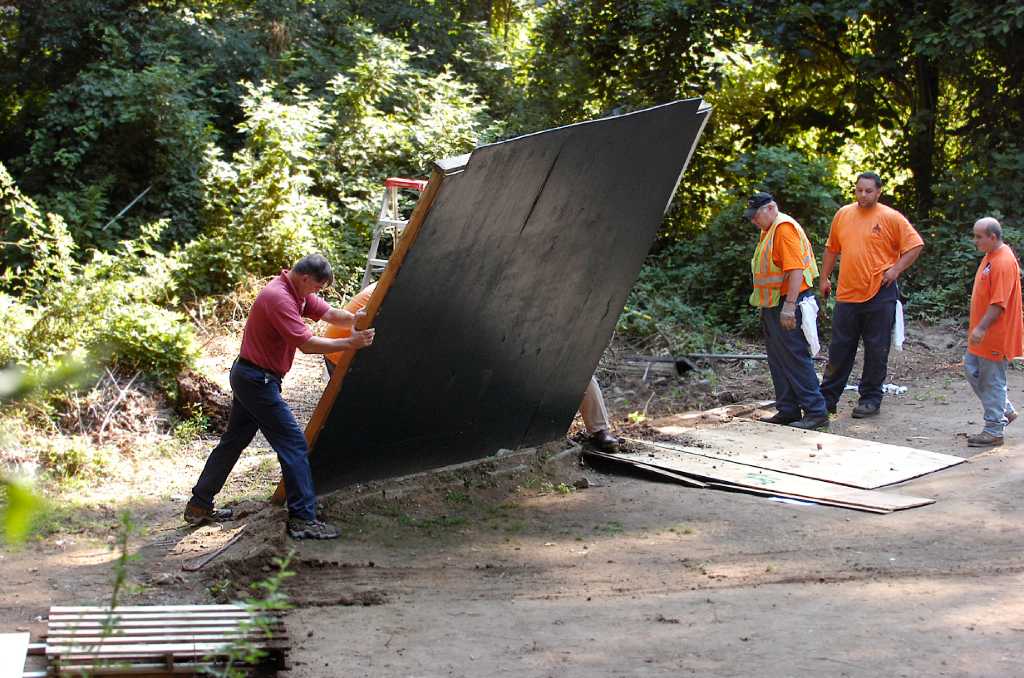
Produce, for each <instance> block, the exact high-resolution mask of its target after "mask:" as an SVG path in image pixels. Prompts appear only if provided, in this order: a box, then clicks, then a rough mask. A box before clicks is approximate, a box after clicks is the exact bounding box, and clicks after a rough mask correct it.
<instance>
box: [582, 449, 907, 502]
mask: <svg viewBox="0 0 1024 678" xmlns="http://www.w3.org/2000/svg"><path fill="white" fill-rule="evenodd" d="M584 454H589V455H592V456H595V457H600V458H604V459H608V460H610V461H615V462H625V460H624V459H621V458H619V457H616V456H614V455H608V454H605V453H603V452H593V451H590V450H587V451H586V452H584ZM627 465H629V466H633V467H636V468H640V469H643V470H645V471H649V472H651V473H656V474H658V475H663V476H665V477H668V478H672V479H674V480H679V481H680V482H683V483H684V484H687V485H690V486H691V487H707V488H710V489H715V490H727V491H731V492H742V493H744V494H755V495H758V496H765V497H780V498H783V499H799V500H801V501H813V502H814V503H815V504H821V505H823V506H834V507H836V508H847V509H853V510H855V511H866V512H868V513H892V510H891V509H883V508H875V507H872V506H858V505H857V504H848V503H845V502H841V501H830V500H827V499H820V498H817V499H813V500H812V499H808V498H807V497H800V496H797V495H790V494H786V493H784V492H773V491H770V490H761V489H757V488H754V487H741V486H739V485H733V484H731V483H723V482H717V481H707V482H702V481H700V480H697V479H696V478H692V477H690V476H687V475H683V474H682V473H676V472H674V471H669V470H667V469H663V468H659V467H657V466H651V465H650V464H643V463H640V462H628V464H627Z"/></svg>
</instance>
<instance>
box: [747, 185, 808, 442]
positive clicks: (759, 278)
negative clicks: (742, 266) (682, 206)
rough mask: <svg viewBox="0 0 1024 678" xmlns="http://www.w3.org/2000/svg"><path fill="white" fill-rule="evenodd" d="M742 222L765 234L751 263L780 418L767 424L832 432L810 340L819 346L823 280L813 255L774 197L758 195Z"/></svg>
mask: <svg viewBox="0 0 1024 678" xmlns="http://www.w3.org/2000/svg"><path fill="white" fill-rule="evenodd" d="M743 216H744V218H746V219H749V220H750V221H751V223H753V224H754V225H755V226H757V227H758V228H759V229H760V230H761V237H760V240H759V241H758V243H757V247H756V248H755V250H754V257H753V258H752V259H751V260H750V272H751V275H752V277H753V285H754V290H753V292H751V294H750V305H751V306H755V307H757V308H759V309H761V328H762V330H763V331H764V338H765V344H766V349H767V350H766V352H767V353H768V369H769V370H770V371H771V375H772V383H773V384H774V385H775V407H776V409H777V410H778V412H777V413H776V414H775V415H774V416H772V417H770V418H768V419H765V420H764V421H767V422H769V423H772V424H789V425H790V426H794V427H796V428H802V429H813V428H827V427H828V412H827V411H826V409H825V398H824V397H822V395H821V391H820V390H819V388H818V375H817V374H816V373H815V371H814V360H813V358H812V354H811V348H810V343H809V342H808V337H809V336H811V337H813V338H814V339H815V342H816V340H817V327H816V325H815V322H816V317H817V303H816V302H815V301H814V292H813V290H812V287H813V285H814V279H815V278H816V277H817V276H818V265H817V264H816V263H815V261H814V250H813V249H812V248H811V241H810V240H808V239H807V234H806V233H804V229H803V228H801V227H800V224H799V223H797V221H796V219H794V218H793V217H791V216H789V215H787V214H783V213H782V212H780V211H779V206H778V205H777V204H776V202H775V198H773V197H772V196H771V194H770V193H763V192H762V193H755V194H754V195H753V196H751V197H750V199H749V200H748V201H747V209H746V210H745V211H744V212H743Z"/></svg>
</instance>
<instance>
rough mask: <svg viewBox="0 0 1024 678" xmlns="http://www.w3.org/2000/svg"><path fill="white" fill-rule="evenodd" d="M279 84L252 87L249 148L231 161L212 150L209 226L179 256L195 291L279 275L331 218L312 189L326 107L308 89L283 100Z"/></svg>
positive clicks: (186, 285)
mask: <svg viewBox="0 0 1024 678" xmlns="http://www.w3.org/2000/svg"><path fill="white" fill-rule="evenodd" d="M273 89H274V85H273V83H264V84H261V85H258V86H256V85H250V86H248V94H247V95H246V97H245V99H244V100H243V103H242V106H243V108H244V110H245V113H246V119H245V122H243V123H242V125H241V129H242V130H243V131H244V132H245V133H246V135H247V136H246V145H245V147H244V148H243V149H242V150H240V151H239V152H238V153H236V154H235V156H234V157H233V158H232V160H231V162H226V161H224V160H221V157H220V156H221V153H220V149H218V148H216V147H215V146H213V145H210V146H208V147H207V150H206V157H207V162H206V167H207V169H206V173H205V175H204V177H203V185H204V189H205V193H204V197H203V207H202V216H203V220H204V224H205V226H204V229H205V230H204V231H203V233H202V234H201V235H200V236H199V237H198V238H196V239H195V240H193V241H192V242H190V243H188V244H187V245H186V246H185V247H184V248H183V249H182V250H181V252H180V254H179V256H180V258H181V261H182V263H183V267H182V269H181V270H180V271H179V273H178V276H177V280H178V281H179V283H180V285H181V287H182V289H185V290H188V291H190V292H191V293H192V294H195V295H202V294H210V293H214V292H225V291H227V290H229V289H231V288H232V287H234V286H235V285H236V284H238V283H239V282H240V281H241V280H243V279H244V277H245V276H246V275H247V274H254V275H260V276H267V275H273V274H275V273H277V272H278V271H279V270H280V269H281V268H282V267H286V266H288V265H290V264H291V263H292V262H293V261H295V260H296V259H298V258H300V257H301V256H303V255H305V254H308V253H309V252H311V251H313V250H314V249H315V242H314V239H313V229H315V228H317V227H318V226H319V227H321V228H323V225H324V224H325V223H326V222H327V219H328V212H327V205H326V203H325V202H324V200H323V199H322V198H319V197H317V196H315V195H313V194H312V191H311V189H312V186H313V177H312V174H311V171H312V164H313V162H314V154H315V152H316V150H317V148H318V145H319V139H320V136H321V134H322V130H323V128H324V126H325V124H326V121H325V119H324V114H323V110H322V107H321V104H320V103H319V102H317V101H313V100H310V99H309V98H308V97H307V96H306V94H305V92H303V91H302V90H299V91H296V92H295V93H294V94H293V95H292V102H291V103H282V102H279V101H277V100H276V99H275V98H274V95H273Z"/></svg>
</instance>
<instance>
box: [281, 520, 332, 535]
mask: <svg viewBox="0 0 1024 678" xmlns="http://www.w3.org/2000/svg"><path fill="white" fill-rule="evenodd" d="M288 536H289V537H291V538H292V539H337V538H338V537H340V536H341V530H339V529H338V528H336V527H335V526H334V525H331V524H330V523H325V522H323V521H322V520H299V519H298V518H289V519H288Z"/></svg>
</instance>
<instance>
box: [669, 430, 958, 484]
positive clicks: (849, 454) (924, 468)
mask: <svg viewBox="0 0 1024 678" xmlns="http://www.w3.org/2000/svg"><path fill="white" fill-rule="evenodd" d="M657 430H658V431H659V432H661V433H665V434H668V435H671V436H674V437H676V438H678V439H680V445H681V446H683V447H686V448H687V450H686V451H688V452H691V453H696V454H702V455H704V456H706V457H711V458H715V459H722V460H726V461H730V462H734V463H738V464H746V465H748V466H755V467H757V468H763V469H770V470H773V471H780V472H783V473H790V474H793V475H797V476H803V477H805V478H814V479H817V480H826V481H828V482H832V483H839V484H841V485H849V486H850V487H859V488H862V489H875V488H878V487H884V486H886V485H892V484H893V483H899V482H903V481H904V480H910V479H911V478H917V477H918V476H922V475H925V474H927V473H932V472H934V471H938V470H940V469H944V468H948V467H950V466H955V465H957V464H961V463H963V462H964V461H965V460H964V459H962V458H961V457H954V456H952V455H948V454H939V453H938V452H928V451H926V450H918V449H914V448H912V447H903V446H900V445H888V444H886V443H877V442H874V441H871V440H859V439H856V438H846V437H843V436H837V435H832V434H831V433H822V432H820V431H802V430H800V429H796V428H793V427H791V426H778V425H775V424H766V423H764V422H760V421H753V420H750V419H733V420H732V421H729V422H725V423H723V424H720V425H718V426H706V427H676V426H663V427H659V428H658V429H657ZM656 444H658V445H662V446H664V447H666V448H671V447H673V445H672V444H671V443H656ZM676 447H679V445H677V446H676ZM693 448H699V449H696V450H695V449H693Z"/></svg>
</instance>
